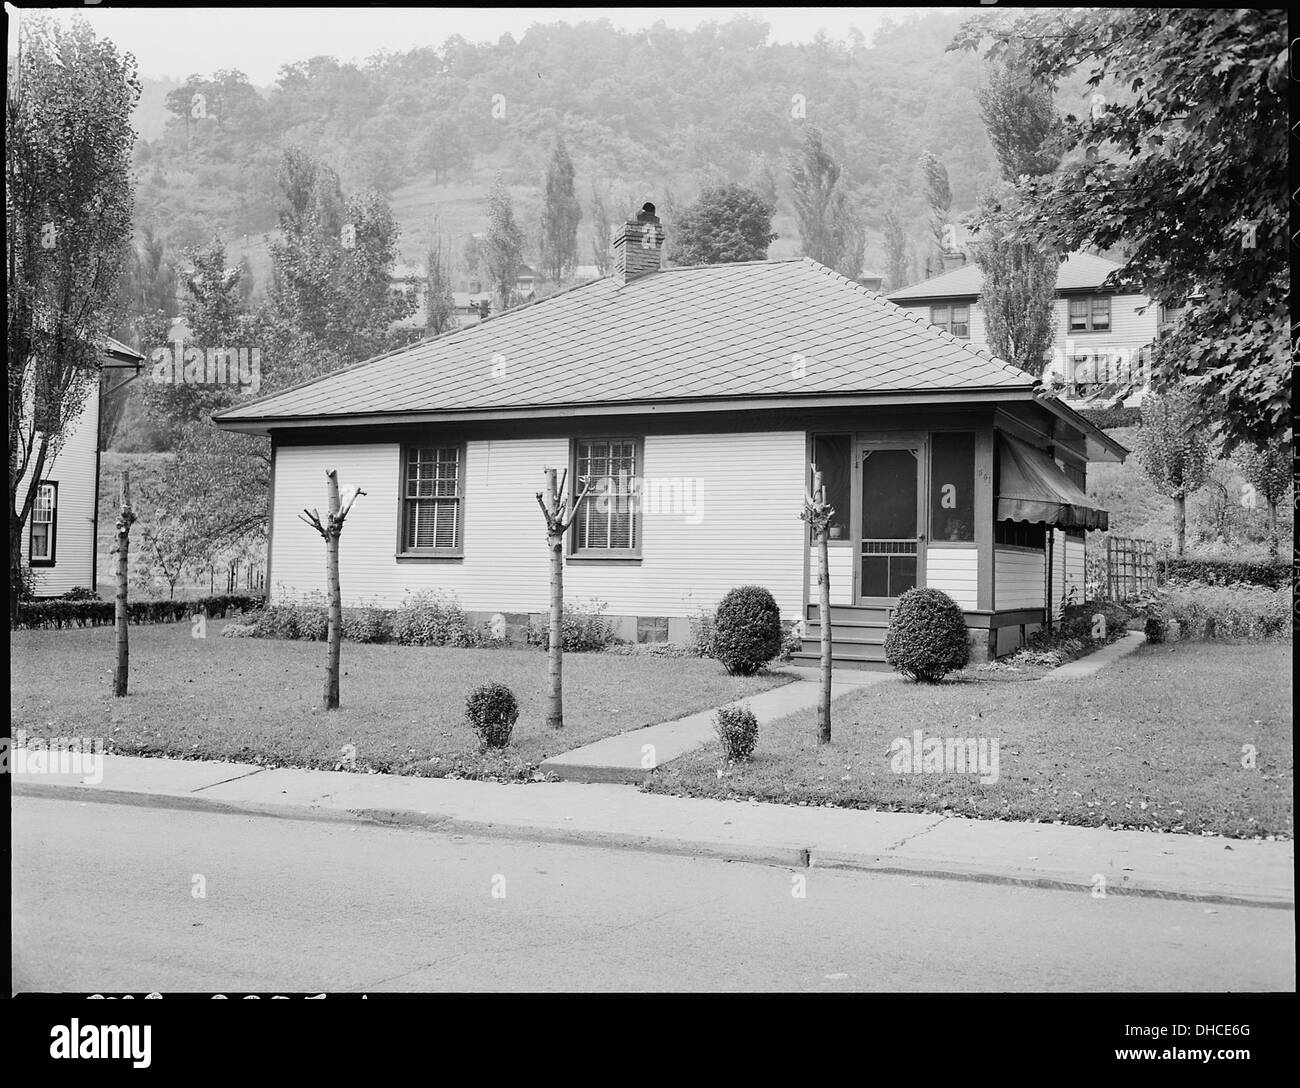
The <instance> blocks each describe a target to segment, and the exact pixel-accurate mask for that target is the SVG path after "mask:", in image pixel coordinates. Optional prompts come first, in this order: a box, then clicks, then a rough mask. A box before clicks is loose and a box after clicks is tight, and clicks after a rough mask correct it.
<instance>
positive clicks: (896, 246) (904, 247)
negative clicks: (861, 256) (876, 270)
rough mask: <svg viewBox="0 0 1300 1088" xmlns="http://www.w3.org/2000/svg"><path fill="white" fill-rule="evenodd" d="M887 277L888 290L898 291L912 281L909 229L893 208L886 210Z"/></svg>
mask: <svg viewBox="0 0 1300 1088" xmlns="http://www.w3.org/2000/svg"><path fill="white" fill-rule="evenodd" d="M884 240H885V277H886V279H887V280H888V290H889V291H897V290H899V288H902V287H906V286H907V285H908V283H909V282H910V281H911V276H910V275H909V272H908V265H909V264H910V259H911V254H910V253H909V251H908V238H907V229H906V227H904V226H903V220H902V219H901V218H900V216H899V215H898V214H897V213H896V212H895V211H894V210H893V209H892V208H891V209H889V211H887V212H885V231H884Z"/></svg>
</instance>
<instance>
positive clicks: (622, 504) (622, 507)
mask: <svg viewBox="0 0 1300 1088" xmlns="http://www.w3.org/2000/svg"><path fill="white" fill-rule="evenodd" d="M639 449H640V442H639V441H638V440H637V439H634V438H582V439H578V440H576V441H575V443H574V477H575V479H576V480H581V479H583V478H584V477H586V478H587V479H588V480H590V484H591V488H590V490H589V491H588V493H587V498H586V501H584V502H583V504H582V506H581V507H579V509H578V516H577V517H576V518H575V519H574V522H573V550H574V553H575V554H579V555H580V554H582V553H583V552H614V553H616V554H622V555H632V554H635V553H637V552H638V551H639V550H640V547H641V540H640V533H639V526H638V520H639V519H638V516H637V514H638V511H637V508H636V481H637V473H638V471H639V466H638V464H637V461H638V454H639ZM578 486H579V485H577V484H576V483H575V487H578Z"/></svg>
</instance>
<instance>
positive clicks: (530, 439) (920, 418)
mask: <svg viewBox="0 0 1300 1088" xmlns="http://www.w3.org/2000/svg"><path fill="white" fill-rule="evenodd" d="M664 237H665V227H664V225H663V224H661V223H660V222H659V220H658V218H657V217H656V216H655V215H654V209H653V205H646V207H645V209H643V210H642V212H641V213H639V214H638V215H637V216H636V217H634V218H631V219H629V220H628V221H627V222H626V223H624V224H623V225H622V226H621V227H620V228H619V229H618V230H617V231H616V233H615V236H614V240H613V254H612V260H613V274H612V275H611V276H609V277H606V278H605V279H601V280H596V281H594V282H591V283H586V284H583V285H581V286H578V287H574V288H572V289H570V290H568V291H565V292H562V293H560V294H557V295H554V296H551V297H549V298H547V299H545V300H542V301H540V302H536V303H533V304H531V305H526V306H521V307H518V308H516V309H513V310H510V311H507V312H505V313H502V314H499V315H494V316H492V317H491V318H489V319H488V320H485V321H483V322H481V323H479V324H477V325H475V326H473V327H470V328H466V329H461V330H458V331H455V332H452V333H449V334H446V335H443V336H441V337H438V338H435V339H430V340H426V341H423V342H421V343H419V344H416V345H413V346H410V347H407V348H404V349H402V350H399V351H395V352H392V353H390V354H387V355H383V356H380V357H378V358H375V359H370V360H367V361H365V362H363V363H359V364H357V365H355V366H352V367H349V368H347V369H344V370H341V371H337V372H335V373H332V374H329V375H327V376H325V377H322V378H319V379H317V380H315V381H312V382H309V383H306V384H304V385H301V386H298V387H295V388H291V389H286V390H282V391H280V392H277V393H274V394H271V395H269V396H265V397H263V398H261V399H259V400H256V401H250V402H247V403H242V404H240V405H238V406H236V407H233V408H229V409H227V410H225V411H223V412H221V413H219V414H218V415H217V416H216V417H214V418H215V420H216V422H217V423H218V424H219V425H220V426H222V427H224V428H227V429H230V430H238V431H245V432H249V433H253V434H260V435H269V436H270V440H271V447H272V451H273V458H274V470H273V484H272V490H273V494H272V502H271V516H270V517H271V525H270V534H269V535H270V545H269V553H270V554H269V556H268V566H269V574H268V578H267V585H268V586H269V587H271V594H272V597H273V599H274V598H275V597H276V596H281V597H297V596H300V595H302V594H305V593H308V592H312V591H316V590H320V589H322V588H323V575H322V566H323V564H322V562H321V552H320V544H319V540H318V539H317V538H315V537H314V536H313V535H312V534H311V531H310V530H309V529H308V528H307V527H306V526H305V525H303V524H302V523H301V522H300V521H298V520H297V518H296V514H297V512H298V511H299V510H301V509H303V508H304V507H310V506H318V505H319V504H320V501H321V494H322V487H323V486H324V472H325V470H326V469H328V468H335V467H337V468H338V469H339V470H340V476H341V480H342V482H343V484H344V486H345V487H352V486H354V485H355V486H360V487H362V488H363V489H364V490H365V491H366V496H365V497H364V498H363V499H362V500H360V501H359V502H358V503H357V505H356V506H355V507H353V510H352V513H351V515H350V517H349V520H348V525H347V530H346V533H345V535H344V538H343V541H342V547H341V559H340V563H341V568H342V586H343V591H344V595H345V598H348V599H350V600H352V601H354V602H360V601H374V602H378V603H383V604H396V603H399V602H400V601H401V600H402V598H403V597H405V596H406V595H407V594H410V593H414V592H416V591H419V590H424V589H434V588H436V589H440V590H446V591H452V592H454V593H455V594H456V595H457V596H458V598H459V599H460V602H461V604H462V606H463V607H464V608H465V609H466V610H467V611H470V612H471V613H475V614H478V615H481V616H483V617H488V616H493V615H495V614H498V613H499V614H501V615H503V616H504V617H505V618H506V620H507V622H509V623H514V622H519V621H521V620H522V619H524V618H526V617H527V616H528V615H530V614H540V613H542V612H544V611H545V609H546V607H547V594H548V579H547V553H546V546H545V534H544V530H543V524H542V520H541V516H540V514H539V513H538V511H537V508H536V501H535V499H534V493H535V492H537V491H538V490H539V489H540V488H541V484H542V481H543V475H542V474H543V471H544V470H545V469H546V468H548V467H556V468H567V469H568V480H569V484H568V486H569V487H570V488H574V487H576V481H578V480H579V479H580V478H584V477H586V478H590V479H592V480H593V481H595V482H596V487H595V489H594V490H593V492H592V496H593V497H590V498H589V499H588V501H587V502H586V503H585V504H584V505H583V506H582V508H581V510H580V512H579V514H578V517H577V519H576V521H575V523H574V525H573V527H572V528H571V530H570V533H569V537H568V540H567V542H566V547H565V565H566V569H565V589H566V596H567V597H569V599H581V598H597V599H599V600H601V601H603V602H605V604H606V607H607V614H608V615H609V616H611V617H612V618H613V619H614V621H615V623H616V625H617V628H618V630H619V632H620V634H622V635H623V636H624V637H627V638H629V639H634V638H641V639H654V638H662V637H664V635H665V633H666V635H667V637H668V638H670V639H672V640H674V641H677V640H679V639H681V638H684V637H685V634H686V631H687V625H688V621H689V618H690V617H691V615H692V614H693V613H695V612H696V611H697V610H699V609H701V608H707V607H710V606H712V605H713V604H715V603H716V602H717V600H718V599H719V598H720V597H721V596H722V595H723V593H725V592H726V591H727V590H728V589H730V588H732V587H733V586H736V585H741V584H745V583H758V584H761V585H764V586H766V587H767V588H768V589H770V590H771V591H772V593H773V594H774V596H775V597H776V599H777V601H778V603H779V604H780V606H781V609H782V613H783V615H785V616H787V617H790V618H792V619H795V620H797V621H798V622H799V623H800V625H801V626H802V628H803V630H804V632H805V635H806V636H807V639H808V641H807V642H806V643H805V647H806V648H807V649H808V652H809V655H810V656H811V655H813V654H814V653H815V647H814V645H813V644H814V642H815V640H816V638H817V636H818V630H817V626H818V624H819V623H820V622H822V621H823V619H824V617H821V616H819V615H818V614H817V607H816V601H817V589H816V579H817V568H816V560H815V549H814V548H813V547H812V546H811V541H810V539H809V536H808V530H807V526H806V525H805V524H804V523H803V522H802V521H800V520H799V518H798V514H799V511H800V508H801V503H802V500H803V497H804V495H805V493H806V492H807V490H808V489H809V486H810V478H811V472H812V471H813V469H812V466H813V465H814V464H815V465H816V468H817V469H818V470H820V471H821V472H822V473H823V477H824V480H825V482H826V486H827V489H828V494H829V497H830V500H831V502H832V504H833V505H834V507H835V510H836V513H837V519H836V521H837V524H836V525H835V526H834V527H833V528H832V530H831V536H832V540H831V543H830V550H831V594H832V609H831V611H832V615H831V617H829V619H830V620H831V621H832V625H833V633H834V636H835V637H834V645H835V656H836V660H837V662H838V663H840V664H845V665H857V666H860V667H865V668H883V667H885V665H884V655H883V642H884V634H885V630H886V627H887V624H888V619H889V614H890V610H891V609H892V608H893V607H894V605H895V604H896V602H897V600H898V597H899V595H900V594H902V593H903V592H904V591H905V590H907V589H909V588H910V587H912V586H918V585H930V586H937V587H938V588H941V589H943V590H944V591H946V592H948V593H949V594H950V595H951V596H952V597H953V598H954V599H955V600H956V601H957V602H958V603H959V604H960V605H961V607H962V608H963V610H964V611H965V613H966V617H967V625H968V627H969V629H970V632H971V639H972V643H973V645H974V646H975V648H976V652H977V655H983V656H987V655H990V654H997V653H999V652H1005V651H1006V650H1008V649H1011V648H1013V647H1014V646H1018V645H1019V644H1020V643H1021V642H1022V641H1023V639H1024V638H1025V637H1026V634H1027V632H1032V631H1033V630H1034V629H1036V628H1037V627H1038V626H1039V625H1041V624H1042V623H1043V622H1044V621H1045V618H1046V613H1047V610H1048V609H1049V607H1052V605H1049V600H1050V601H1053V602H1058V603H1059V601H1060V600H1061V599H1062V597H1063V594H1064V592H1065V591H1066V589H1067V588H1068V586H1069V585H1070V584H1079V585H1080V588H1081V582H1082V577H1083V535H1082V534H1083V532H1084V530H1086V529H1087V528H1093V527H1104V525H1105V518H1106V515H1105V513H1104V512H1103V511H1097V510H1095V509H1092V508H1091V507H1090V505H1089V503H1088V500H1087V497H1086V495H1085V494H1084V491H1085V490H1086V472H1087V466H1088V464H1089V463H1090V462H1093V461H1098V460H1102V461H1117V460H1121V459H1122V458H1123V457H1124V455H1125V453H1126V452H1127V451H1126V450H1124V449H1123V447H1121V446H1119V445H1118V444H1117V443H1115V442H1114V441H1113V440H1112V439H1110V438H1109V437H1108V436H1107V435H1106V434H1104V433H1103V432H1101V431H1099V430H1098V429H1097V428H1095V427H1093V426H1092V425H1091V424H1090V423H1088V422H1087V421H1085V420H1084V419H1083V418H1081V417H1080V416H1079V415H1078V414H1076V413H1075V412H1074V411H1072V410H1071V409H1070V408H1068V407H1067V406H1065V405H1064V404H1062V403H1061V402H1060V401H1059V400H1057V399H1055V398H1054V397H1050V396H1047V397H1044V396H1039V395H1037V394H1036V393H1035V381H1034V379H1033V378H1032V377H1030V376H1029V375H1027V374H1025V373H1023V372H1021V371H1019V370H1017V369H1016V368H1015V367H1012V366H1010V365H1008V364H1007V363H1005V362H1003V361H1001V360H999V359H995V358H993V357H992V356H990V355H988V354H987V353H986V352H983V351H980V350H978V349H977V348H975V347H974V346H972V345H971V344H970V343H969V342H968V341H966V340H963V339H961V338H958V337H955V336H953V335H951V334H950V333H948V332H943V331H940V330H938V329H936V328H934V327H933V326H932V325H931V324H930V323H929V322H928V321H926V320H923V319H920V318H918V317H917V316H915V315H913V314H910V313H908V312H907V311H906V310H904V309H902V308H900V307H898V306H896V305H894V304H893V303H891V302H889V301H887V300H886V299H884V298H882V297H881V296H880V295H878V294H876V293H874V292H872V291H870V290H867V289H866V288H864V287H863V286H861V285H860V284H858V283H855V282H853V281H852V280H849V279H846V278H845V277H843V276H841V275H838V274H837V273H835V272H833V271H831V270H830V269H828V268H825V267H823V266H822V265H820V264H817V263H816V262H814V261H810V260H807V259H798V260H784V261H757V262H751V263H744V264H723V265H712V266H707V267H689V268H661V260H660V255H661V251H662V248H663V242H664ZM1067 534H1068V535H1067ZM1054 546H1055V548H1056V550H1055V551H1053V547H1054Z"/></svg>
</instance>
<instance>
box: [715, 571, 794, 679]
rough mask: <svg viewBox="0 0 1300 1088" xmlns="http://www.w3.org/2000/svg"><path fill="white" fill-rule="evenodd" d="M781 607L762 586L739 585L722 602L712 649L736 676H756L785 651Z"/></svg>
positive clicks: (718, 612)
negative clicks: (783, 648) (783, 647)
mask: <svg viewBox="0 0 1300 1088" xmlns="http://www.w3.org/2000/svg"><path fill="white" fill-rule="evenodd" d="M783 639H784V632H783V631H782V629H781V610H780V609H779V608H778V607H777V605H776V600H775V598H773V596H772V594H770V593H769V592H768V591H767V590H766V589H764V588H763V587H762V586H737V587H736V588H735V589H733V590H731V591H730V592H729V593H728V594H727V595H726V596H725V597H723V598H722V600H721V601H720V602H719V604H718V610H717V612H716V613H715V614H714V618H713V636H712V638H711V639H710V640H709V652H710V655H711V656H712V657H715V658H717V659H718V660H719V661H721V662H722V664H723V666H725V668H726V670H727V672H729V673H731V674H732V675H733V676H753V675H754V673H756V672H758V670H759V669H761V668H762V667H763V666H764V665H766V664H767V663H768V662H769V661H771V660H772V659H773V658H774V657H776V656H777V654H779V653H780V652H781V644H782V641H783Z"/></svg>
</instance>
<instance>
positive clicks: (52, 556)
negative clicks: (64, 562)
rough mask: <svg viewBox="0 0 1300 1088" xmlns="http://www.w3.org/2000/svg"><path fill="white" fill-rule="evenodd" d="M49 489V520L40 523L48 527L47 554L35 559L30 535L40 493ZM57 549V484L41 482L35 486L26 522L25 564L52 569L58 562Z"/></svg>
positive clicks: (47, 481) (35, 523) (34, 525)
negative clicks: (30, 509) (34, 493)
mask: <svg viewBox="0 0 1300 1088" xmlns="http://www.w3.org/2000/svg"><path fill="white" fill-rule="evenodd" d="M44 488H49V489H50V491H51V492H52V496H51V501H50V520H49V521H48V522H45V521H42V522H40V524H41V525H48V526H49V549H48V553H47V554H46V555H45V556H44V557H42V558H39V559H38V558H37V557H36V549H35V548H34V547H33V543H32V533H33V531H34V530H35V528H36V525H37V521H36V511H37V508H38V506H39V504H40V495H41V491H42V490H43V489H44ZM58 549H59V482H58V481H57V480H42V481H41V482H40V483H39V484H37V485H36V498H35V499H33V500H32V512H31V516H30V517H29V518H28V521H27V562H28V565H29V566H33V567H52V566H54V565H55V564H56V563H57V562H58V554H59V552H58Z"/></svg>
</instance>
